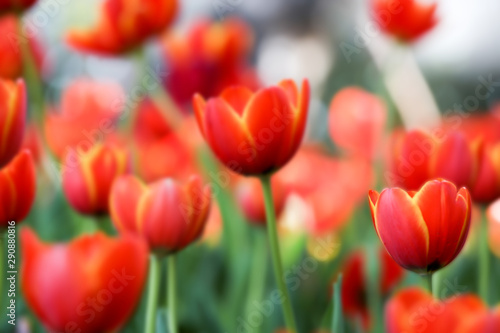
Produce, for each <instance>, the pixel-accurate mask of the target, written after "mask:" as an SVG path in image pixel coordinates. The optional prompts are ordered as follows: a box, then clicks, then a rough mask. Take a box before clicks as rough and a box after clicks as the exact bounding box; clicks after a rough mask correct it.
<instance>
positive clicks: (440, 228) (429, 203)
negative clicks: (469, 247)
mask: <svg viewBox="0 0 500 333" xmlns="http://www.w3.org/2000/svg"><path fill="white" fill-rule="evenodd" d="M369 200H370V208H371V212H372V218H373V225H374V226H375V230H376V232H377V234H378V236H379V238H380V240H381V241H382V243H383V244H384V246H385V248H386V250H387V252H389V254H390V255H391V257H392V258H393V259H394V260H395V261H396V262H397V263H398V264H399V265H400V266H401V267H403V268H406V269H408V270H411V271H414V272H417V273H421V274H426V273H429V272H434V271H436V270H438V269H440V268H442V267H444V266H446V265H448V264H449V263H450V262H451V261H452V260H453V259H455V257H456V256H457V255H458V254H459V253H460V250H461V249H462V247H463V245H464V243H465V240H466V239H467V234H468V232H469V226H470V220H471V199H470V195H469V191H468V190H467V189H466V188H461V189H460V190H458V191H457V188H456V187H455V185H453V183H450V182H448V181H446V180H441V179H439V180H432V181H429V182H427V183H425V185H424V186H423V187H422V188H421V189H420V190H419V191H417V192H406V191H404V190H402V189H400V188H389V189H385V190H383V191H382V193H380V194H379V193H377V192H375V191H370V192H369Z"/></svg>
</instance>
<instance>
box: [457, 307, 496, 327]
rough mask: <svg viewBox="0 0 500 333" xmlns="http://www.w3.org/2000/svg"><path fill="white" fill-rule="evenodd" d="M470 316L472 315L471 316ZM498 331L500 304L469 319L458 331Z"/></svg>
mask: <svg viewBox="0 0 500 333" xmlns="http://www.w3.org/2000/svg"><path fill="white" fill-rule="evenodd" d="M469 317H470V316H469ZM477 332H481V333H498V332H500V306H497V307H496V308H495V309H493V310H491V311H484V312H483V313H481V314H478V315H476V316H475V317H473V318H471V319H470V320H467V321H466V322H465V323H464V325H462V326H460V327H459V328H458V329H457V331H456V333H477Z"/></svg>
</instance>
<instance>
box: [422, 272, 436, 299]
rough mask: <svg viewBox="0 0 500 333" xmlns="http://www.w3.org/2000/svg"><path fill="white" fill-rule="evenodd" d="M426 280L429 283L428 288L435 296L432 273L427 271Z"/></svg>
mask: <svg viewBox="0 0 500 333" xmlns="http://www.w3.org/2000/svg"><path fill="white" fill-rule="evenodd" d="M424 278H425V282H426V284H427V290H429V292H430V293H431V295H433V296H434V293H433V290H432V273H427V274H426V275H424Z"/></svg>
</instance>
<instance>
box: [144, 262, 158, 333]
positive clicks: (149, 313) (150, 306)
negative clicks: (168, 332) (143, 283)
mask: <svg viewBox="0 0 500 333" xmlns="http://www.w3.org/2000/svg"><path fill="white" fill-rule="evenodd" d="M159 266H160V263H159V258H158V257H157V256H156V255H155V254H151V260H150V264H149V283H148V284H149V290H148V303H147V308H146V327H145V330H144V332H145V333H154V332H155V324H156V309H157V307H158V295H159V289H160V270H159Z"/></svg>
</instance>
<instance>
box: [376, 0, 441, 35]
mask: <svg viewBox="0 0 500 333" xmlns="http://www.w3.org/2000/svg"><path fill="white" fill-rule="evenodd" d="M436 7H437V4H436V3H432V4H422V3H420V2H419V1H418V0H398V1H394V0H372V9H373V14H374V16H375V19H376V21H377V23H378V24H379V26H380V28H381V29H382V30H383V31H384V32H386V33H387V34H389V35H392V36H394V37H396V38H398V39H400V40H402V41H405V42H413V41H415V40H417V39H418V38H420V37H421V36H423V35H424V34H425V33H427V32H428V31H429V30H431V29H432V28H433V27H434V26H435V25H436V23H437V19H436V17H435V12H436Z"/></svg>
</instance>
